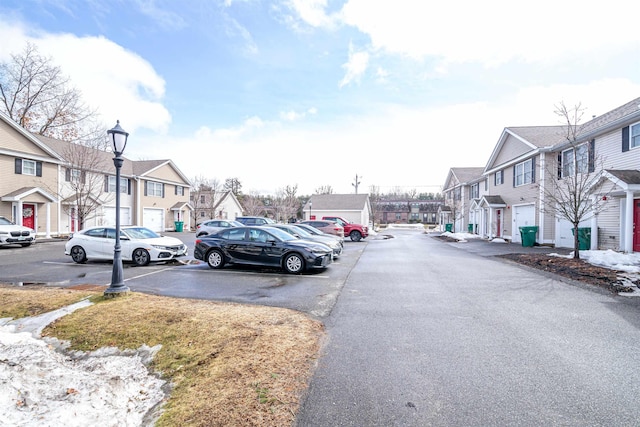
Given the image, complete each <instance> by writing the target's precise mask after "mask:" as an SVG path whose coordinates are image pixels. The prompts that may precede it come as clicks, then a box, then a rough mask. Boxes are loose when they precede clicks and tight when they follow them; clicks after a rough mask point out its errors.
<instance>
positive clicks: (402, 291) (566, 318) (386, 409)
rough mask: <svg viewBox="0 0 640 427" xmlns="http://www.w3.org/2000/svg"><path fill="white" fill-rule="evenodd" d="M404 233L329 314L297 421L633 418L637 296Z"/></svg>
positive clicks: (616, 421)
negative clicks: (588, 286)
mask: <svg viewBox="0 0 640 427" xmlns="http://www.w3.org/2000/svg"><path fill="white" fill-rule="evenodd" d="M394 234H395V235H396V238H395V239H391V240H388V241H379V240H373V241H371V242H369V244H368V246H367V247H366V249H365V251H364V252H363V254H362V256H361V257H360V260H359V262H358V264H357V265H356V266H355V268H354V269H353V271H352V272H351V274H350V276H349V278H348V280H347V282H346V283H345V286H344V288H343V289H342V292H341V294H340V297H339V299H338V301H337V304H336V306H335V308H334V309H333V311H332V312H331V314H330V316H328V317H327V318H326V319H325V325H326V330H327V340H326V345H325V347H324V348H323V349H322V352H321V353H322V357H321V358H320V359H319V360H318V361H317V370H316V372H315V375H314V377H313V379H312V381H311V384H310V388H309V391H308V394H307V396H306V399H305V401H304V403H303V406H302V408H301V411H300V413H299V416H298V418H297V425H298V426H305V427H307V426H489V425H501V426H502V425H522V426H525V425H527V426H528V425H563V426H602V425H629V426H631V425H637V423H638V420H639V419H640V406H639V405H637V402H636V401H635V396H637V395H638V394H639V393H640V371H639V370H637V369H635V366H638V364H639V363H640V352H638V345H637V343H638V342H640V315H639V310H638V309H639V307H638V304H637V303H636V302H635V301H630V300H628V299H624V298H620V297H616V296H614V295H612V294H611V295H605V294H602V293H599V292H591V291H589V290H586V289H583V288H581V287H576V286H572V285H569V284H566V283H563V282H560V281H557V280H554V279H552V278H548V277H545V276H542V275H540V274H537V273H536V272H533V271H529V270H527V269H523V268H520V267H518V266H516V265H513V264H511V263H505V262H502V261H500V260H497V259H493V258H491V257H487V256H484V255H487V254H488V251H489V249H491V248H493V246H488V245H489V244H487V243H484V242H477V243H469V244H468V246H465V248H466V249H462V250H461V249H460V248H462V246H461V245H463V244H452V243H445V242H442V241H441V240H439V239H434V238H432V237H430V236H427V235H425V234H423V233H419V232H411V231H394ZM496 245H497V244H496ZM472 249H477V250H478V252H477V253H474V250H472ZM496 250H497V249H496ZM532 250H533V249H532Z"/></svg>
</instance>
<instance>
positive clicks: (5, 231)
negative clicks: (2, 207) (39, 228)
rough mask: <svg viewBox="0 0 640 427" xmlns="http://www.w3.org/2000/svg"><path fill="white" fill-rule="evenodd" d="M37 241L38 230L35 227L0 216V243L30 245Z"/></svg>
mask: <svg viewBox="0 0 640 427" xmlns="http://www.w3.org/2000/svg"><path fill="white" fill-rule="evenodd" d="M35 241H36V231H35V230H34V229H33V228H29V227H24V226H22V225H18V224H16V223H15V222H13V221H10V220H9V219H7V218H5V217H3V216H0V245H3V246H4V245H20V246H22V247H25V246H29V245H31V244H32V243H34V242H35Z"/></svg>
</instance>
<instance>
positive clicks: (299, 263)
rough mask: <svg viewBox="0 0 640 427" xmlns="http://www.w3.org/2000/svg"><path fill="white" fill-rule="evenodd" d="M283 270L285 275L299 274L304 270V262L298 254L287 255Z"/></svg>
mask: <svg viewBox="0 0 640 427" xmlns="http://www.w3.org/2000/svg"><path fill="white" fill-rule="evenodd" d="M284 269H285V270H286V271H287V273H291V274H297V273H300V272H302V270H304V260H303V259H302V257H301V256H300V255H298V254H289V255H287V256H286V257H285V259H284Z"/></svg>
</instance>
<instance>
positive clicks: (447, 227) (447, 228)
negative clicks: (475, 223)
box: [444, 224, 453, 233]
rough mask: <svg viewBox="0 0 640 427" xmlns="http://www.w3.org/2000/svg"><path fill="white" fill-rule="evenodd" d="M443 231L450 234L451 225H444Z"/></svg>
mask: <svg viewBox="0 0 640 427" xmlns="http://www.w3.org/2000/svg"><path fill="white" fill-rule="evenodd" d="M444 231H448V232H449V233H451V232H452V231H453V224H445V225H444Z"/></svg>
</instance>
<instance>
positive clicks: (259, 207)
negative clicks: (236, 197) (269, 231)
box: [242, 191, 265, 216]
mask: <svg viewBox="0 0 640 427" xmlns="http://www.w3.org/2000/svg"><path fill="white" fill-rule="evenodd" d="M242 207H243V208H244V212H245V214H246V215H252V216H258V215H263V214H264V212H265V205H264V200H263V198H262V197H261V196H260V194H258V192H255V191H252V192H250V193H249V194H245V195H244V196H243V198H242Z"/></svg>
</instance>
